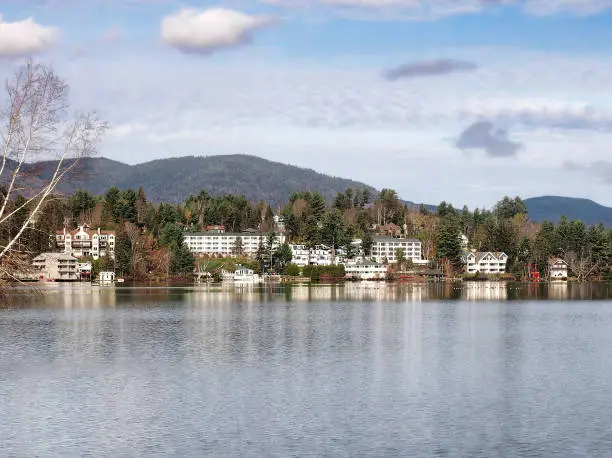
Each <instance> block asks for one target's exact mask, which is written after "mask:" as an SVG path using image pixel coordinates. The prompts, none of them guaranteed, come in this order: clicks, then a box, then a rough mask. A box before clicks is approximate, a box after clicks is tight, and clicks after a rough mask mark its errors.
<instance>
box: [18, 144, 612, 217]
mask: <svg viewBox="0 0 612 458" xmlns="http://www.w3.org/2000/svg"><path fill="white" fill-rule="evenodd" d="M56 164H57V163H56V162H54V161H47V162H37V163H34V164H30V165H29V166H28V168H29V169H30V174H29V175H30V176H29V179H30V180H32V181H33V182H36V181H37V180H42V179H44V178H45V177H46V176H49V175H50V172H51V170H53V169H54V167H55V166H56ZM8 168H9V169H11V168H12V166H11V164H10V163H9V165H8ZM112 186H116V187H118V188H120V189H128V188H132V189H138V187H139V186H142V187H143V189H144V190H145V192H146V194H147V197H148V198H149V200H151V201H153V202H167V203H180V202H183V201H184V200H185V198H187V197H188V196H189V195H190V194H197V193H198V192H200V190H205V191H207V192H208V193H209V194H211V195H220V194H238V195H245V196H246V198H247V199H249V200H252V201H259V200H263V201H266V202H269V203H270V204H272V205H283V204H284V203H285V202H287V200H288V199H289V197H290V195H291V194H292V193H293V192H296V191H317V192H320V193H321V194H322V195H323V197H325V199H326V200H328V201H331V200H333V198H334V197H335V196H336V194H337V193H338V192H344V191H345V190H346V189H348V188H353V189H363V188H367V189H369V190H370V191H372V193H373V195H376V194H377V193H378V191H377V190H376V189H375V188H374V187H373V186H370V185H367V184H365V183H361V182H359V181H355V180H350V179H346V178H339V177H334V176H329V175H325V174H322V173H318V172H316V171H314V170H312V169H306V168H301V167H296V166H293V165H287V164H282V163H279V162H273V161H269V160H267V159H262V158H260V157H257V156H249V155H220V156H183V157H175V158H169V159H157V160H153V161H150V162H145V163H142V164H136V165H128V164H124V163H122V162H118V161H115V160H112V159H107V158H103V157H101V158H86V159H83V160H82V161H81V163H80V164H79V165H78V169H77V171H76V172H75V173H73V174H72V175H71V176H70V177H69V178H68V179H67V180H64V181H63V182H61V183H60V185H59V186H58V191H60V192H62V193H65V194H67V195H69V194H72V193H73V192H74V191H75V190H77V189H85V190H87V191H89V192H91V193H92V194H95V195H98V194H104V193H105V192H106V191H107V190H108V189H109V188H110V187H112ZM404 202H406V204H407V205H409V206H412V207H413V208H417V207H418V204H415V203H414V202H411V201H404ZM524 202H525V205H526V206H527V210H528V211H529V216H530V218H531V219H532V220H533V221H535V222H542V221H545V220H547V221H551V222H554V223H556V222H558V221H559V219H560V218H561V217H562V216H566V217H567V218H569V219H580V220H582V221H584V222H585V224H587V225H593V224H599V223H600V222H601V223H603V224H604V225H606V226H607V227H612V208H610V207H605V206H603V205H600V204H598V203H596V202H593V201H592V200H589V199H582V198H574V197H563V196H541V197H532V198H528V199H525V200H524ZM425 207H426V208H427V209H428V210H430V211H435V210H436V207H435V206H432V205H425Z"/></svg>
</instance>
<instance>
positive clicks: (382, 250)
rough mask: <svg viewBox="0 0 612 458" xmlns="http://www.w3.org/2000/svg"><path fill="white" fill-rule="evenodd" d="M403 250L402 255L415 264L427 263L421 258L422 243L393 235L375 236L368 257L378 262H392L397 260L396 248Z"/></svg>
mask: <svg viewBox="0 0 612 458" xmlns="http://www.w3.org/2000/svg"><path fill="white" fill-rule="evenodd" d="M399 249H401V250H403V251H404V257H405V258H406V259H409V260H411V261H412V262H414V263H415V264H427V261H426V260H424V259H423V258H422V254H421V250H422V244H421V242H420V240H417V239H398V238H395V237H387V236H375V237H374V243H372V248H371V250H370V254H369V256H368V257H369V258H371V259H373V260H374V261H376V262H378V263H384V262H385V261H386V262H388V263H390V264H394V263H395V262H397V257H396V256H397V250H399Z"/></svg>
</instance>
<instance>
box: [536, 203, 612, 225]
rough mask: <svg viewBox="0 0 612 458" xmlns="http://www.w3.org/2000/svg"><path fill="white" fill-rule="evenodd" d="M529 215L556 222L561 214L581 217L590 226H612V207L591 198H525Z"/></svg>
mask: <svg viewBox="0 0 612 458" xmlns="http://www.w3.org/2000/svg"><path fill="white" fill-rule="evenodd" d="M524 202H525V205H526V206H527V210H528V211H529V217H530V218H531V219H532V220H533V221H536V222H542V221H551V222H553V223H556V222H558V221H559V219H560V218H561V216H566V217H567V218H568V219H579V220H581V221H584V223H585V224H586V225H587V226H589V225H593V224H599V223H604V225H605V226H607V227H612V208H610V207H604V206H603V205H600V204H598V203H596V202H593V201H592V200H589V199H579V198H575V197H561V196H542V197H532V198H529V199H525V200H524Z"/></svg>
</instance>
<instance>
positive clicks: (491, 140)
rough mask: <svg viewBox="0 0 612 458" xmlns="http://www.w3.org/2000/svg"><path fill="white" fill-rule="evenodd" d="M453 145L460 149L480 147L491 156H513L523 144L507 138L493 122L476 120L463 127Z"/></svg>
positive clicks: (505, 133)
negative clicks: (465, 127)
mask: <svg viewBox="0 0 612 458" xmlns="http://www.w3.org/2000/svg"><path fill="white" fill-rule="evenodd" d="M455 146H456V147H457V148H459V149H461V150H464V151H465V150H469V149H481V150H484V151H485V152H486V153H487V154H488V155H489V156H491V157H509V156H514V155H516V153H517V152H518V151H519V150H521V149H522V148H523V144H522V143H519V142H514V141H512V140H510V139H509V138H508V133H507V132H506V131H505V130H503V129H496V128H495V126H494V125H493V123H490V122H487V121H478V122H475V123H474V124H472V125H470V126H469V127H468V128H467V129H465V130H464V131H463V132H462V133H461V135H460V136H459V138H458V139H457V141H456V143H455Z"/></svg>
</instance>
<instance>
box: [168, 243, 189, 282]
mask: <svg viewBox="0 0 612 458" xmlns="http://www.w3.org/2000/svg"><path fill="white" fill-rule="evenodd" d="M194 268H195V259H194V257H193V254H192V253H191V251H189V248H187V245H185V244H183V243H181V245H178V246H177V245H172V247H171V249H170V273H171V274H173V275H188V274H190V273H192V272H193V270H194Z"/></svg>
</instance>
